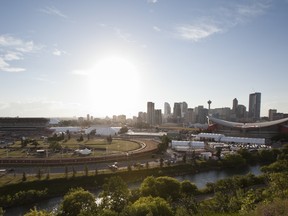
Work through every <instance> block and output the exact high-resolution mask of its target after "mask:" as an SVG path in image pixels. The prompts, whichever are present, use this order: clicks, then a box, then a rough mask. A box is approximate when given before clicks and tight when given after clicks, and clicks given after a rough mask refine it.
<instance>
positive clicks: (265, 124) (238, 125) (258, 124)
mask: <svg viewBox="0 0 288 216" xmlns="http://www.w3.org/2000/svg"><path fill="white" fill-rule="evenodd" d="M208 118H209V120H210V121H212V122H214V123H216V124H219V125H222V126H225V127H230V128H239V129H253V128H263V127H270V126H274V125H278V124H282V123H284V122H288V118H284V119H279V120H275V121H267V122H256V123H240V122H230V121H225V120H222V119H217V118H214V117H212V116H208Z"/></svg>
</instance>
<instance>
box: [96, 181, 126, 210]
mask: <svg viewBox="0 0 288 216" xmlns="http://www.w3.org/2000/svg"><path fill="white" fill-rule="evenodd" d="M100 197H102V198H103V200H102V203H101V206H102V207H103V208H106V209H111V210H113V211H115V212H118V213H120V212H121V211H122V210H123V209H124V207H125V206H126V205H127V204H128V201H129V197H130V191H129V189H128V186H127V184H126V182H124V181H123V179H122V178H121V177H119V176H113V177H111V178H109V179H106V180H105V183H104V185H103V192H102V193H101V194H100Z"/></svg>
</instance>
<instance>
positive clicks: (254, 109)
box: [248, 92, 261, 121]
mask: <svg viewBox="0 0 288 216" xmlns="http://www.w3.org/2000/svg"><path fill="white" fill-rule="evenodd" d="M260 111H261V93H259V92H255V93H252V94H250V95H249V111H248V117H249V118H250V119H253V120H254V121H257V120H259V119H260Z"/></svg>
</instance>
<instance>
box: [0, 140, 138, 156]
mask: <svg viewBox="0 0 288 216" xmlns="http://www.w3.org/2000/svg"><path fill="white" fill-rule="evenodd" d="M37 143H38V145H36V146H35V145H34V144H32V143H29V144H28V145H27V146H25V147H21V141H16V142H15V143H14V144H12V145H9V147H7V148H2V149H0V158H7V157H9V158H16V157H19V158H39V157H44V156H45V157H47V156H48V157H49V158H63V157H64V158H65V157H69V158H71V157H79V155H78V154H75V150H76V149H84V148H89V149H91V150H92V154H91V156H101V155H105V154H114V153H119V152H128V151H133V150H135V149H138V148H140V144H139V143H137V142H133V141H128V140H122V139H113V140H112V143H111V144H109V143H108V142H107V140H106V138H93V139H89V140H87V139H85V140H84V141H81V142H80V141H78V140H77V139H75V138H71V139H69V140H63V141H59V142H58V143H59V145H60V146H61V147H60V148H59V149H58V150H53V149H51V145H50V143H48V142H47V141H46V142H45V141H43V140H37ZM40 149H43V150H45V151H47V150H48V154H46V153H45V155H43V154H42V155H41V154H40V153H37V150H40Z"/></svg>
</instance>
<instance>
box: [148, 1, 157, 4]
mask: <svg viewBox="0 0 288 216" xmlns="http://www.w3.org/2000/svg"><path fill="white" fill-rule="evenodd" d="M147 2H148V3H152V4H155V3H157V2H158V0H147Z"/></svg>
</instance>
